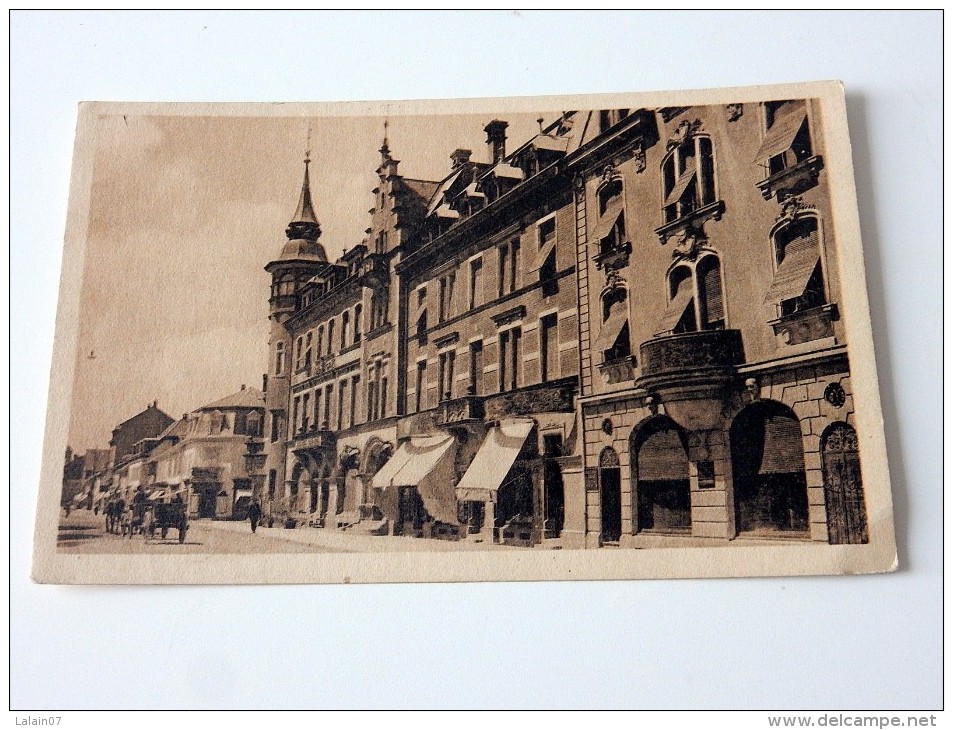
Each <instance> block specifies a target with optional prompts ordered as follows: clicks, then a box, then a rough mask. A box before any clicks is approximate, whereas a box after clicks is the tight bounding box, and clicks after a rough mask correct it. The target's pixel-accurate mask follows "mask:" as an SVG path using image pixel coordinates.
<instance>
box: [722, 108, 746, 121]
mask: <svg viewBox="0 0 953 730" xmlns="http://www.w3.org/2000/svg"><path fill="white" fill-rule="evenodd" d="M725 110H726V111H727V112H728V121H729V122H736V121H738V120H739V119H741V115H742V114H744V113H745V105H744V104H727V105H726V106H725Z"/></svg>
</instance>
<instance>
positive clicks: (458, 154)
mask: <svg viewBox="0 0 953 730" xmlns="http://www.w3.org/2000/svg"><path fill="white" fill-rule="evenodd" d="M472 154H473V150H462V149H456V150H454V151H453V154H452V155H450V159H451V160H452V161H453V166H452V169H454V170H456V169H457V168H458V167H460V166H461V165H465V164H467V163H468V162H469V161H470V155H472Z"/></svg>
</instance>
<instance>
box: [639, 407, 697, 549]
mask: <svg viewBox="0 0 953 730" xmlns="http://www.w3.org/2000/svg"><path fill="white" fill-rule="evenodd" d="M687 440H688V437H687V434H686V433H685V431H684V429H682V428H681V427H680V426H679V425H678V424H677V423H675V421H673V420H671V419H670V418H666V417H663V416H659V417H657V418H653V419H651V420H650V421H648V423H645V424H644V425H643V426H642V427H641V428H639V429H637V430H636V431H634V432H633V435H632V449H631V453H632V456H633V459H634V462H633V465H632V472H633V480H634V481H635V492H636V504H637V514H638V522H637V525H638V529H639V531H642V530H648V531H653V532H676V533H684V532H690V531H691V529H692V497H691V486H690V483H689V480H688V449H687V447H686V443H687Z"/></svg>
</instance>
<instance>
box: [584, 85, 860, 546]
mask: <svg viewBox="0 0 953 730" xmlns="http://www.w3.org/2000/svg"><path fill="white" fill-rule="evenodd" d="M654 116H655V124H656V125H657V132H658V135H657V142H655V143H654V144H647V145H646V146H645V147H644V148H642V149H640V151H639V154H635V155H631V154H629V153H628V152H626V151H624V150H623V151H622V152H620V153H619V154H615V153H613V154H607V155H605V156H600V157H599V159H593V163H594V164H592V165H590V166H587V168H586V169H585V170H584V171H583V173H582V175H581V176H579V177H577V180H576V188H577V192H578V198H577V200H578V206H579V209H578V217H579V219H580V220H584V221H585V225H581V226H580V227H579V233H580V235H579V237H578V239H577V244H578V257H579V261H580V266H585V274H584V275H582V276H580V287H579V296H580V326H581V329H580V340H581V343H582V351H583V353H584V354H583V379H582V382H583V388H582V397H581V398H580V400H579V406H580V415H581V419H582V424H583V434H584V436H583V438H584V442H585V447H584V451H585V470H586V471H585V474H586V494H587V500H586V535H587V544H588V545H591V546H595V545H601V544H607V543H608V544H612V543H618V544H621V545H639V544H640V540H642V537H641V536H643V535H646V534H649V535H652V534H654V535H659V534H662V535H672V536H679V535H690V536H693V537H698V538H712V539H716V540H727V539H733V538H735V537H745V536H754V537H761V538H764V537H772V538H778V537H786V538H792V539H801V540H815V541H830V542H833V543H841V542H866V540H867V532H866V514H865V508H864V502H863V490H862V485H861V483H860V468H859V456H858V453H857V439H856V434H855V432H854V424H853V400H852V389H851V380H850V369H849V364H848V357H847V343H846V340H845V332H844V327H843V323H842V322H841V321H840V318H839V315H838V302H839V301H840V298H841V294H842V292H841V289H840V277H839V273H838V260H837V255H836V247H835V245H834V241H833V225H832V217H831V216H832V211H831V206H830V196H829V192H828V188H827V182H826V175H825V171H824V148H823V135H822V134H821V129H822V127H821V120H820V119H819V116H818V110H817V107H816V106H815V104H813V103H812V102H811V100H779V101H773V102H767V103H763V104H745V105H741V104H732V105H728V106H724V105H719V106H703V107H690V108H681V107H676V108H666V109H660V110H656V112H655V114H654ZM617 117H619V118H618V120H616V119H610V120H609V121H610V122H611V125H610V126H609V128H608V129H607V130H606V131H605V132H604V133H603V134H604V135H606V136H608V137H610V138H611V137H612V136H613V135H618V134H621V133H622V132H623V131H624V130H625V129H626V128H627V127H628V126H630V125H631V124H633V121H632V119H631V116H630V115H628V113H627V110H620V111H619V112H617ZM646 141H647V140H646Z"/></svg>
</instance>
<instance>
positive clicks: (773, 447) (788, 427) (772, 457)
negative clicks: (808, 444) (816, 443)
mask: <svg viewBox="0 0 953 730" xmlns="http://www.w3.org/2000/svg"><path fill="white" fill-rule="evenodd" d="M803 471H804V442H803V437H802V436H801V424H800V423H798V421H797V419H796V418H792V417H791V416H772V417H768V418H765V419H764V450H763V451H762V455H761V465H760V467H759V468H758V474H762V475H764V474H791V473H793V472H803Z"/></svg>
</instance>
